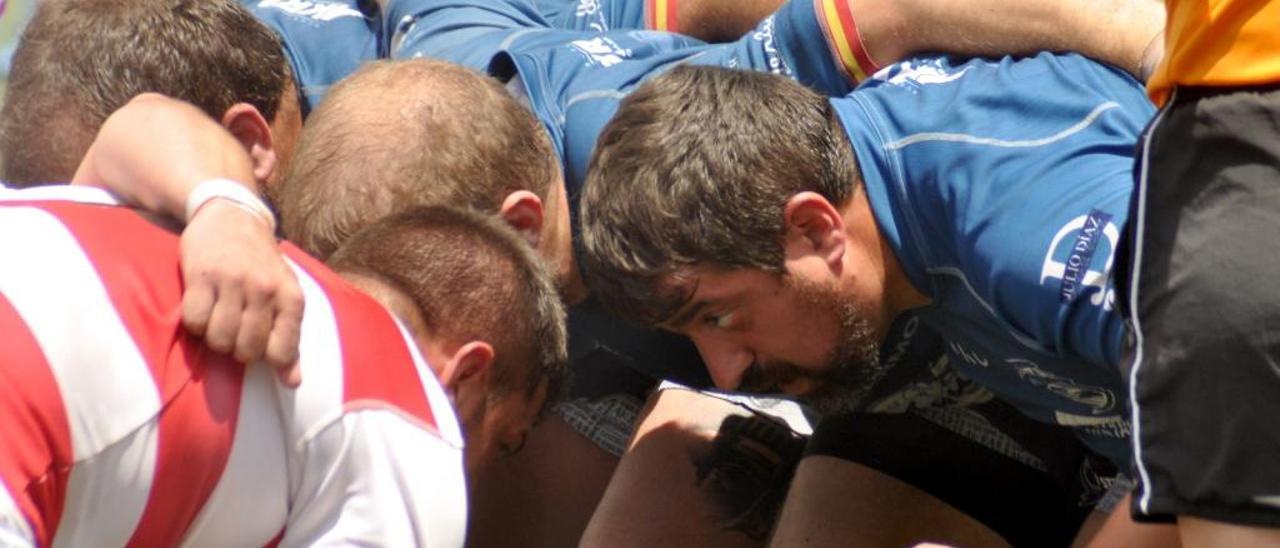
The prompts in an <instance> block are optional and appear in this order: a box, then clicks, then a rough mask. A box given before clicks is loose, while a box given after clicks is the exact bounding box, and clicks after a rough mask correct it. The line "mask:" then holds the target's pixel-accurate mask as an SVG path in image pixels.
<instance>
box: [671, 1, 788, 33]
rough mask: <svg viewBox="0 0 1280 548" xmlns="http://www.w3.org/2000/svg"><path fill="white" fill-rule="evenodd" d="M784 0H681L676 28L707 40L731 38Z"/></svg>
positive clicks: (777, 6)
mask: <svg viewBox="0 0 1280 548" xmlns="http://www.w3.org/2000/svg"><path fill="white" fill-rule="evenodd" d="M782 4H783V0H679V1H678V2H676V3H675V6H676V7H675V9H676V26H677V27H676V30H677V31H678V32H680V33H681V34H684V35H687V36H692V37H694V38H697V39H699V40H703V41H706V42H729V41H732V40H737V39H738V38H739V37H741V36H742V35H744V34H746V33H748V32H751V30H752V29H753V28H755V26H756V24H757V23H759V22H760V20H761V19H764V18H765V17H768V16H769V14H771V13H773V12H775V11H777V10H778V8H781V7H782Z"/></svg>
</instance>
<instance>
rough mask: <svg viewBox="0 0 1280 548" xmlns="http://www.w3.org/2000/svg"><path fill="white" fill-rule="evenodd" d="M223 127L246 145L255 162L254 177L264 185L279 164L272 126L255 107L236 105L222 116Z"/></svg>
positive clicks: (243, 104)
mask: <svg viewBox="0 0 1280 548" xmlns="http://www.w3.org/2000/svg"><path fill="white" fill-rule="evenodd" d="M222 126H223V127H225V128H227V131H229V132H231V135H232V136H234V137H235V138H236V140H238V141H240V144H241V145H244V149H245V151H246V152H248V153H249V157H250V158H251V159H252V160H253V176H254V177H255V178H257V179H258V181H257V182H258V183H259V184H262V183H264V182H265V181H266V180H267V178H268V177H270V176H271V173H272V172H274V171H275V169H276V163H277V160H276V152H275V148H274V144H273V142H272V135H271V124H269V123H268V122H267V119H266V118H263V116H262V113H261V112H259V111H258V109H257V108H256V107H254V106H253V105H250V104H248V103H236V104H234V105H231V108H228V109H227V111H226V112H224V113H223V114H222Z"/></svg>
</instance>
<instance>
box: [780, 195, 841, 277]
mask: <svg viewBox="0 0 1280 548" xmlns="http://www.w3.org/2000/svg"><path fill="white" fill-rule="evenodd" d="M783 216H784V222H785V223H786V229H787V230H786V255H787V259H788V260H793V259H799V258H801V257H804V256H813V255H816V256H818V257H820V258H821V259H822V260H823V261H824V262H826V263H828V264H830V265H832V266H833V267H835V266H837V265H839V263H840V261H841V260H842V259H843V258H844V251H845V243H846V241H847V235H846V234H845V225H844V217H843V216H842V215H841V214H840V210H838V209H836V207H835V206H834V205H832V204H831V202H829V201H827V199H826V198H824V197H822V195H820V194H818V193H815V192H801V193H799V194H796V195H795V196H792V197H791V198H790V199H789V200H787V204H786V207H785V208H784V210H783Z"/></svg>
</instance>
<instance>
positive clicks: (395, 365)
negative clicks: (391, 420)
mask: <svg viewBox="0 0 1280 548" xmlns="http://www.w3.org/2000/svg"><path fill="white" fill-rule="evenodd" d="M282 247H283V248H284V250H285V253H286V254H287V255H288V256H289V258H291V259H293V261H294V262H295V263H297V264H298V265H299V266H301V267H302V268H303V270H305V271H306V272H307V273H308V274H310V275H311V277H312V278H314V279H315V280H316V282H317V283H318V284H319V285H320V287H321V289H323V290H324V293H325V296H327V297H328V298H329V302H330V304H331V305H332V307H333V311H334V320H335V321H336V323H337V326H338V337H339V344H340V346H341V348H342V368H343V385H344V389H343V390H344V392H343V398H342V401H343V404H344V405H345V404H350V403H353V402H362V401H379V402H385V403H387V404H390V405H393V406H395V407H396V408H398V409H400V410H401V411H403V412H405V413H407V414H409V415H410V416H412V417H414V418H416V419H418V420H420V421H422V422H424V423H426V424H427V425H429V426H431V427H432V428H436V423H435V417H434V416H433V415H432V413H431V405H430V404H429V403H428V402H427V394H426V391H425V390H424V389H423V386H422V380H421V378H420V377H419V376H418V368H417V366H416V365H415V364H414V362H413V357H412V355H411V354H410V353H409V349H408V347H407V346H406V345H407V344H409V343H408V341H406V340H405V338H404V337H403V336H402V335H401V332H400V329H399V327H398V326H397V325H396V323H395V321H394V320H392V317H391V314H390V313H389V312H387V311H386V309H384V308H383V307H382V306H381V305H379V304H378V303H377V301H374V300H373V299H372V298H371V297H369V296H368V295H365V294H364V293H363V292H361V291H360V290H358V289H356V288H355V287H353V286H351V285H350V284H348V283H347V282H346V281H344V280H342V279H341V278H340V277H339V276H338V275H337V274H334V273H333V272H331V271H330V270H329V269H328V268H326V267H325V266H324V265H322V264H320V263H319V261H316V260H315V259H313V258H311V257H310V256H308V255H307V254H306V253H303V252H302V251H301V250H299V249H298V248H296V247H294V246H292V245H290V244H287V243H286V244H285V245H283V246H282Z"/></svg>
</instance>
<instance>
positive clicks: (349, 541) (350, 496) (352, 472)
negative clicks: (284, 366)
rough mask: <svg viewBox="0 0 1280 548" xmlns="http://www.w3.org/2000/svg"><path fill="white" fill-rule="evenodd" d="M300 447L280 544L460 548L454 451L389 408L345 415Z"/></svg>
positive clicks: (462, 525) (458, 456)
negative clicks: (297, 477)
mask: <svg viewBox="0 0 1280 548" xmlns="http://www.w3.org/2000/svg"><path fill="white" fill-rule="evenodd" d="M302 443H303V445H302V447H300V448H298V449H299V451H300V452H301V462H300V474H301V477H300V480H299V482H298V486H299V487H298V491H297V494H296V496H295V497H294V505H293V508H292V509H291V511H290V515H289V521H288V525H287V526H286V528H285V532H284V537H283V539H282V545H283V546H316V545H321V546H352V545H364V546H462V544H463V540H464V538H465V535H466V508H467V500H466V487H465V480H464V476H463V467H462V451H461V448H460V447H457V446H454V445H451V444H449V443H447V442H445V440H444V439H443V438H441V437H440V436H438V435H436V434H435V433H433V432H432V431H431V430H430V429H429V428H428V427H426V426H425V425H423V424H421V423H418V422H416V421H415V420H414V419H412V418H411V417H409V416H408V415H405V414H403V413H401V412H399V411H397V410H395V409H394V408H391V407H383V408H378V407H371V408H363V409H359V410H355V411H348V412H347V413H345V414H344V415H342V416H341V417H340V418H337V419H335V420H334V421H333V422H331V423H330V424H328V425H326V426H324V427H322V428H320V429H319V431H317V432H316V433H314V435H311V436H309V437H308V438H307V439H305V440H304V441H303V442H302Z"/></svg>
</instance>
